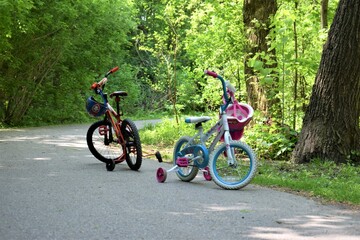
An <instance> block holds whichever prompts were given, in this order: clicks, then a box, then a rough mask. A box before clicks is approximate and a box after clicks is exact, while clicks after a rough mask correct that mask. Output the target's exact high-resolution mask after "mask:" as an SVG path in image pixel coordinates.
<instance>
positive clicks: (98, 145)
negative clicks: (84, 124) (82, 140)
mask: <svg viewBox="0 0 360 240" xmlns="http://www.w3.org/2000/svg"><path fill="white" fill-rule="evenodd" d="M86 142H87V145H88V148H89V150H90V152H91V153H92V154H93V155H94V157H96V158H97V159H98V160H100V161H101V162H104V163H108V162H110V161H115V160H116V159H118V158H119V157H120V156H121V155H122V153H123V150H122V147H121V145H120V144H119V142H118V139H117V137H116V135H115V131H114V129H113V127H112V125H111V123H110V122H108V121H106V120H102V121H98V122H95V123H94V124H92V125H91V126H90V127H89V129H88V131H87V134H86Z"/></svg>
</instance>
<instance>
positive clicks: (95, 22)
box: [0, 0, 137, 125]
mask: <svg viewBox="0 0 360 240" xmlns="http://www.w3.org/2000/svg"><path fill="white" fill-rule="evenodd" d="M2 4H3V5H4V6H6V10H8V11H7V12H9V13H11V14H6V15H5V16H4V19H5V20H6V21H4V22H1V23H0V29H5V30H6V31H5V30H4V31H5V32H7V34H6V35H1V40H0V41H1V42H3V43H4V45H2V46H6V47H5V48H1V49H0V70H1V78H0V93H1V94H0V106H1V109H0V118H1V119H2V121H3V122H5V123H6V124H16V125H18V124H27V123H29V122H44V123H49V122H51V123H62V122H64V121H65V122H67V121H76V122H78V121H81V120H83V119H84V117H83V116H84V114H83V111H84V99H85V95H87V92H86V90H87V89H88V88H89V86H90V85H88V83H87V81H86V80H87V79H89V78H90V79H94V76H95V75H94V74H95V73H96V74H98V73H99V72H100V73H102V72H104V73H105V72H106V71H108V70H109V68H111V67H113V66H114V65H121V64H122V63H123V62H124V61H125V59H126V56H127V54H126V48H127V47H128V46H129V39H128V35H127V34H128V33H129V31H130V30H131V29H133V28H134V27H135V22H134V21H133V20H132V15H133V14H134V11H133V10H132V6H131V4H130V1H125V2H124V1H123V2H122V4H121V5H116V4H113V3H112V2H103V1H91V0H85V1H75V2H73V1H72V2H61V1H60V2H59V1H57V2H52V1H51V2H49V1H46V0H42V1H41V0H36V1H2ZM114 6H115V7H114ZM1 9H3V8H1ZM9 10H11V11H9ZM4 24H8V25H4ZM127 71H131V69H130V70H126V69H124V70H123V73H126V72H127ZM130 80H131V79H130ZM130 80H129V79H128V81H130ZM10 83H11V84H10ZM136 97H137V96H135V97H134V99H136ZM79 103H80V104H79Z"/></svg>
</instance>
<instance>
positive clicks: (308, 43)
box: [0, 0, 360, 201]
mask: <svg viewBox="0 0 360 240" xmlns="http://www.w3.org/2000/svg"><path fill="white" fill-rule="evenodd" d="M246 2H248V1H244V0H231V1H218V0H208V1H200V0H166V1H165V0H147V1H146V0H141V1H140V0H121V1H119V0H107V1H105V0H81V1H80V0H79V1H77V0H73V1H55V2H54V1H50V0H20V1H11V0H0V120H1V122H0V127H9V126H41V125H47V124H65V123H84V122H90V121H94V119H91V118H90V117H89V116H88V114H87V113H86V111H85V101H86V99H87V97H89V96H91V95H94V94H93V92H91V90H90V85H91V84H92V83H93V82H95V81H99V80H100V79H101V78H102V76H103V74H104V73H105V72H107V71H108V70H109V69H110V68H112V67H114V66H119V67H120V70H119V71H118V72H117V73H116V74H115V75H114V76H112V77H111V79H110V81H109V83H108V84H107V87H106V88H107V91H108V92H111V91H115V90H123V91H127V92H128V94H129V96H128V97H127V98H126V100H125V101H123V111H124V112H125V113H126V115H127V116H132V117H135V118H143V119H147V118H153V117H159V116H170V118H173V119H175V121H176V122H177V124H179V125H181V123H180V121H179V119H180V118H181V117H183V116H185V115H188V114H198V115H199V114H212V115H214V116H216V112H217V111H218V107H219V104H220V103H221V86H220V85H219V82H218V80H216V79H213V78H209V77H205V76H204V74H203V71H204V70H205V69H210V70H214V71H216V72H217V73H219V74H221V75H222V76H224V77H225V78H226V79H227V80H229V81H230V82H231V83H232V84H233V85H235V86H236V88H237V98H238V99H239V100H240V101H243V102H248V103H250V105H252V106H253V107H254V109H255V110H256V116H255V117H254V120H253V121H252V125H251V126H250V128H251V131H249V133H248V134H247V135H246V137H247V138H246V140H247V142H248V143H249V144H250V145H251V146H252V147H253V148H254V150H255V151H256V152H257V154H258V156H259V158H260V159H265V160H269V161H270V160H271V161H273V160H285V161H288V160H289V159H290V154H291V152H292V151H293V149H294V146H295V143H296V141H297V139H298V133H299V132H300V130H301V126H302V119H303V117H304V114H305V110H306V107H307V106H308V104H309V99H310V96H311V91H312V87H313V84H314V81H315V77H316V73H317V70H318V68H319V62H320V58H321V53H322V50H323V45H324V43H325V41H326V39H327V35H328V30H329V27H330V24H331V22H332V19H333V17H334V14H335V11H336V8H337V5H338V1H337V0H322V1H320V0H319V1H317V0H299V1H297V0H295V1H294V0H278V1H273V0H272V1H258V2H259V3H258V4H259V6H255V7H258V9H261V8H263V9H264V11H262V12H261V11H260V14H262V17H261V16H256V14H259V11H257V13H255V12H254V11H253V10H252V9H251V8H249V7H248V6H247V5H246ZM261 2H262V3H261ZM167 124H168V125H169V126H173V125H174V123H168V122H167ZM183 128H186V127H183ZM176 129H177V128H175V130H176ZM172 131H174V128H173V127H168V128H167V129H165V130H164V131H163V132H164V135H161V133H159V132H157V133H156V134H157V138H156V139H155V140H153V141H154V142H153V143H154V144H155V143H157V144H164V145H172V144H173V143H174V141H176V138H175V137H174V135H173V134H171V132H172ZM184 131H187V130H184ZM149 135H151V134H146V132H144V133H143V135H142V140H144V141H148V142H150V143H151V140H149V139H147V138H149ZM166 135H167V137H166ZM329 164H331V163H329ZM331 166H332V167H329V166H327V169H330V168H331V169H333V170H334V171H335V172H337V173H338V172H339V169H344V168H338V167H337V166H335V165H331ZM278 168H279V169H283V170H284V169H285V171H287V172H297V173H298V174H299V173H300V172H301V171H299V169H297V170H293V169H292V170H291V171H290V170H289V168H288V167H286V166H285V165H281V166H279V167H278ZM272 170H273V169H272ZM349 171H354V170H348V172H349ZM355 171H358V170H355ZM306 172H307V171H305V173H304V174H305V175H306V174H307V173H306ZM356 173H357V172H355V174H356ZM264 174H265V173H264ZM269 174H271V173H270V171H269ZM315 174H316V173H315ZM353 174H354V172H351V173H350V175H353ZM301 177H303V176H298V178H301ZM285 178H286V176H285ZM353 180H354V179H352V181H353ZM355 181H357V180H356V179H355ZM269 184H272V183H271V182H270V183H269ZM326 184H328V183H326ZM356 187H359V186H356ZM336 188H337V189H338V188H339V187H336ZM359 188H360V187H359ZM354 198H355V199H356V198H357V196H356V195H355V197H354ZM356 201H358V200H356Z"/></svg>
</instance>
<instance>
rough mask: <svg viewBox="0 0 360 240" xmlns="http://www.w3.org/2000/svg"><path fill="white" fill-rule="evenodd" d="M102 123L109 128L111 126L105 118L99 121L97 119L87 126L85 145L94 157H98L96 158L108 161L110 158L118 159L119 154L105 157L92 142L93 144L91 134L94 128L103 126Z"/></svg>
mask: <svg viewBox="0 0 360 240" xmlns="http://www.w3.org/2000/svg"><path fill="white" fill-rule="evenodd" d="M103 125H107V126H109V127H110V128H112V126H111V123H110V122H109V121H106V120H101V121H98V122H95V123H93V124H92V125H91V126H90V127H89V129H88V131H87V134H86V143H87V145H88V148H89V150H90V152H91V153H92V154H93V155H94V157H95V158H96V159H98V160H99V161H101V162H104V163H108V162H109V161H110V160H111V161H114V160H116V159H118V158H119V156H115V157H113V158H107V157H105V156H103V155H102V154H101V153H100V152H99V151H98V150H97V149H96V148H95V147H94V144H93V134H94V131H95V130H96V129H98V128H99V126H103ZM119 147H121V146H120V144H119Z"/></svg>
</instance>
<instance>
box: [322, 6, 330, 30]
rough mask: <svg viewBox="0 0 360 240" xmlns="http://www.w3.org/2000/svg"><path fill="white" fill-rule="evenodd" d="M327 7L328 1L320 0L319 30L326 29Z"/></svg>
mask: <svg viewBox="0 0 360 240" xmlns="http://www.w3.org/2000/svg"><path fill="white" fill-rule="evenodd" d="M328 5H329V0H321V28H327V27H328V20H327V16H328Z"/></svg>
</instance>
